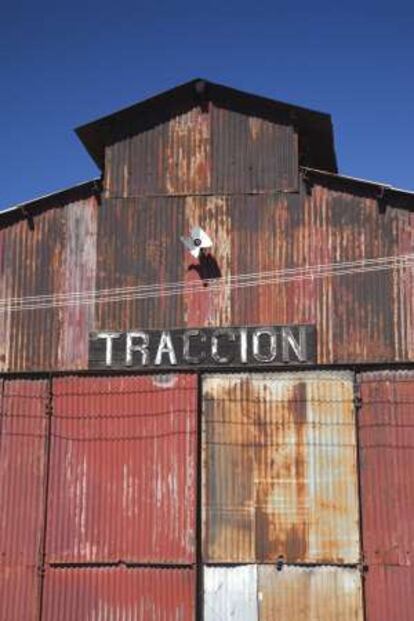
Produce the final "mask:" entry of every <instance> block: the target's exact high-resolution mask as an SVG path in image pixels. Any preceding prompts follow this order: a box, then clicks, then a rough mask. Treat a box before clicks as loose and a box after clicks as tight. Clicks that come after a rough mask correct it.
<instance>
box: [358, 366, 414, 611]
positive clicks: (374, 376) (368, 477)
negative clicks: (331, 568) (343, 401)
mask: <svg viewBox="0 0 414 621" xmlns="http://www.w3.org/2000/svg"><path fill="white" fill-rule="evenodd" d="M360 382H361V398H362V408H361V411H360V414H359V434H360V452H361V458H360V463H361V493H362V525H363V543H364V557H365V562H366V563H367V564H368V567H369V570H368V572H367V574H366V585H367V586H366V600H367V609H368V612H369V615H370V616H369V617H368V618H369V619H370V618H372V619H375V620H377V619H378V621H382V620H383V619H384V620H385V619H390V618H393V619H398V620H399V621H400V620H401V621H406V620H407V621H408V619H411V618H412V610H413V608H414V560H413V558H414V522H413V510H414V450H413V449H414V426H413V411H414V372H413V371H381V372H375V373H363V374H361V376H360ZM392 611H393V613H394V614H391V612H392Z"/></svg>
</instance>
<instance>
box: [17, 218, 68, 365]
mask: <svg viewBox="0 0 414 621" xmlns="http://www.w3.org/2000/svg"><path fill="white" fill-rule="evenodd" d="M62 244H63V227H62V219H61V217H60V212H59V210H58V209H55V210H54V209H52V210H49V211H47V212H45V213H44V214H42V216H41V217H39V218H38V219H36V225H35V227H34V228H33V230H32V229H31V228H30V226H29V224H28V222H27V221H25V220H22V221H20V222H18V223H16V224H15V225H13V226H12V227H11V228H10V230H9V236H8V237H7V241H6V249H5V252H6V257H5V263H6V270H7V271H8V272H9V274H10V271H11V274H12V279H10V281H9V287H10V288H8V291H7V295H6V297H7V298H14V297H18V298H19V297H23V296H38V295H46V294H52V293H54V292H55V291H56V290H59V281H60V267H61V261H62ZM9 326H10V328H9V329H10V338H11V345H10V349H9V368H11V369H14V370H26V369H42V368H44V367H48V368H50V367H52V368H53V367H54V368H58V366H59V362H58V343H59V314H58V312H57V310H56V309H53V308H45V309H39V308H30V309H27V310H23V311H16V312H12V313H11V315H10V324H9ZM52 334H53V335H55V339H54V342H53V340H52V339H50V336H51V335H52ZM46 335H47V337H46ZM49 339H50V340H49Z"/></svg>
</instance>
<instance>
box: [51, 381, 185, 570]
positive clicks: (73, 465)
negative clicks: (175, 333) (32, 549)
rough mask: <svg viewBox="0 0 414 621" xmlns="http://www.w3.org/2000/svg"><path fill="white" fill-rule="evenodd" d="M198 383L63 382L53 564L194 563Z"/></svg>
mask: <svg viewBox="0 0 414 621" xmlns="http://www.w3.org/2000/svg"><path fill="white" fill-rule="evenodd" d="M196 404H197V394H196V379H195V377H194V376H190V375H180V376H165V377H161V376H146V377H142V376H141V377H112V378H109V377H108V378H104V377H101V378H77V377H67V378H62V379H56V380H54V382H53V408H54V409H53V418H52V440H51V467H50V480H49V497H48V528H47V545H46V555H47V560H48V561H49V562H52V561H53V562H88V563H93V562H115V561H120V560H123V561H133V562H139V563H151V562H153V563H158V564H161V563H167V564H168V563H172V564H179V563H192V562H193V560H194V554H195V551H194V550H195V541H194V538H195V510H194V505H195V479H196Z"/></svg>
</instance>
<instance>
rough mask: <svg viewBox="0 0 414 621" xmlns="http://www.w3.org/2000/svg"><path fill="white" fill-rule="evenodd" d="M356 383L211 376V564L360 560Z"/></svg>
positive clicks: (344, 376)
mask: <svg viewBox="0 0 414 621" xmlns="http://www.w3.org/2000/svg"><path fill="white" fill-rule="evenodd" d="M353 397H354V395H353V376H352V374H351V373H347V372H344V373H341V372H337V373H335V372H332V373H331V372H319V373H316V372H315V373H314V372H308V373H306V372H301V373H289V374H287V373H284V374H266V375H259V374H251V375H247V374H246V375H231V376H225V375H221V376H206V377H205V378H204V380H203V411H204V416H205V421H204V431H203V437H204V461H205V463H204V498H203V502H204V516H205V519H204V558H205V560H206V561H207V562H224V563H235V562H254V561H255V560H257V561H258V562H265V563H266V562H269V563H274V562H275V561H276V560H277V559H278V558H282V559H284V560H286V561H287V562H301V563H323V562H326V563H333V562H335V563H356V562H358V560H359V558H360V550H359V520H358V489H357V473H356V427H355V414H354V400H353Z"/></svg>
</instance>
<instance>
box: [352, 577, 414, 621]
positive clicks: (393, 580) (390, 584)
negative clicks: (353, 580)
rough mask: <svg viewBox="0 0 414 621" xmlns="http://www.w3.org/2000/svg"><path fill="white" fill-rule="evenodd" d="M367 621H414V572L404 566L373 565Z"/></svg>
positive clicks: (367, 585)
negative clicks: (392, 620)
mask: <svg viewBox="0 0 414 621" xmlns="http://www.w3.org/2000/svg"><path fill="white" fill-rule="evenodd" d="M364 587H365V588H364V593H365V607H366V611H367V621H389V620H390V619H398V621H412V618H413V609H414V571H413V568H412V567H403V566H401V565H399V566H398V565H373V566H371V567H370V568H369V571H368V573H367V575H366V579H365V583H364Z"/></svg>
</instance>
